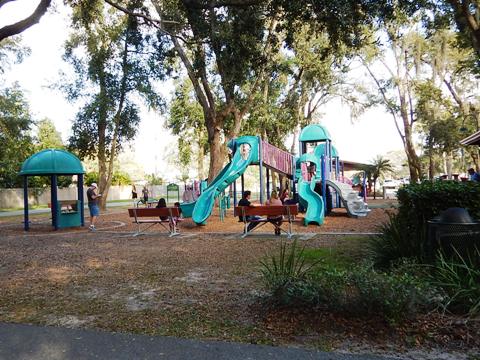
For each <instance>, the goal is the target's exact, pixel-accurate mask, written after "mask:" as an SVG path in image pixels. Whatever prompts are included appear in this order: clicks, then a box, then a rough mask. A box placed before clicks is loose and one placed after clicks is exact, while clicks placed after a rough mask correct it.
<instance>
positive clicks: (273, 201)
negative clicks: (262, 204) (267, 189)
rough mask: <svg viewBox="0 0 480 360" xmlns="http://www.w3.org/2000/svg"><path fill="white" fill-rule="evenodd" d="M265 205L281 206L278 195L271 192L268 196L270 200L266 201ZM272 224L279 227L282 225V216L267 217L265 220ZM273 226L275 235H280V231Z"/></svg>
mask: <svg viewBox="0 0 480 360" xmlns="http://www.w3.org/2000/svg"><path fill="white" fill-rule="evenodd" d="M267 205H272V206H282V205H283V204H282V201H281V200H280V199H279V198H278V194H277V192H276V191H275V190H273V191H272V193H271V195H270V200H268V201H267ZM267 219H268V220H269V221H270V222H271V223H272V224H274V225H277V226H280V225H282V222H283V216H282V215H280V216H269V217H268V218H267ZM277 226H275V235H280V233H281V230H280V229H279V228H278V227H277Z"/></svg>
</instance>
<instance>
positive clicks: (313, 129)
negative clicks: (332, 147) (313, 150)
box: [300, 124, 332, 142]
mask: <svg viewBox="0 0 480 360" xmlns="http://www.w3.org/2000/svg"><path fill="white" fill-rule="evenodd" d="M325 140H332V138H331V137H330V134H329V132H328V130H327V129H326V128H324V127H323V126H321V125H318V124H312V125H308V126H306V127H304V128H303V130H302V132H301V134H300V141H305V142H309V141H325Z"/></svg>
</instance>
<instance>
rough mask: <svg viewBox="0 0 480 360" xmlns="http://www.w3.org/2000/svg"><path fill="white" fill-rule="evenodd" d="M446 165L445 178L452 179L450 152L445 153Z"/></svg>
mask: <svg viewBox="0 0 480 360" xmlns="http://www.w3.org/2000/svg"><path fill="white" fill-rule="evenodd" d="M446 165H447V178H448V180H452V167H453V157H452V153H451V152H448V153H446Z"/></svg>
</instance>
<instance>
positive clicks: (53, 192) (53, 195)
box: [50, 175, 58, 230]
mask: <svg viewBox="0 0 480 360" xmlns="http://www.w3.org/2000/svg"><path fill="white" fill-rule="evenodd" d="M51 181H52V187H51V191H50V192H51V197H50V198H51V203H52V225H53V227H54V228H55V230H58V218H57V199H58V196H57V175H52V176H51Z"/></svg>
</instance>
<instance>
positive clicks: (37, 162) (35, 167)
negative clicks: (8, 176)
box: [20, 149, 85, 176]
mask: <svg viewBox="0 0 480 360" xmlns="http://www.w3.org/2000/svg"><path fill="white" fill-rule="evenodd" d="M84 173H85V170H84V169H83V166H82V163H81V162H80V160H79V159H78V158H77V157H76V156H75V155H73V154H71V153H69V152H68V151H65V150H57V149H46V150H42V151H40V152H38V153H36V154H33V155H32V156H30V157H29V158H28V159H27V160H25V161H24V163H23V165H22V169H21V170H20V175H23V176H34V175H78V174H84Z"/></svg>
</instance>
